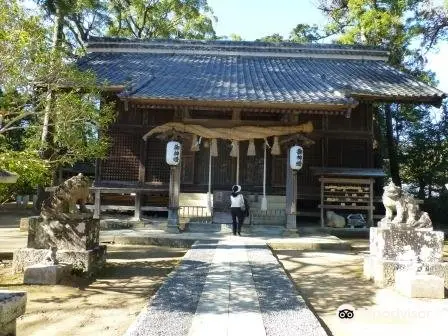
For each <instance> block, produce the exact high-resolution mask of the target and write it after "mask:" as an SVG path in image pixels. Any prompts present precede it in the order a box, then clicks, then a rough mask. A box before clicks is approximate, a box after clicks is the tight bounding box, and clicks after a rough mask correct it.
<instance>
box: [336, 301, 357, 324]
mask: <svg viewBox="0 0 448 336" xmlns="http://www.w3.org/2000/svg"><path fill="white" fill-rule="evenodd" d="M336 314H337V316H338V317H339V318H340V319H341V320H351V319H352V318H353V317H354V316H355V308H354V307H353V306H351V305H349V304H343V305H342V306H339V308H338V310H337V311H336Z"/></svg>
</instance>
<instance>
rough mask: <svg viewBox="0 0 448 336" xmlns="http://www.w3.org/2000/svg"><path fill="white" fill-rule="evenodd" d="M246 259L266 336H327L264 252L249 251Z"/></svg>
mask: <svg viewBox="0 0 448 336" xmlns="http://www.w3.org/2000/svg"><path fill="white" fill-rule="evenodd" d="M248 257H249V262H250V264H251V266H252V274H253V278H254V282H255V287H256V289H257V292H258V298H259V301H260V310H261V313H262V316H263V322H264V327H265V329H266V335H267V336H280V335H282V336H289V335H291V336H296V335H304V336H305V335H306V336H325V335H327V333H326V332H325V330H324V329H323V327H322V326H321V324H320V323H319V321H318V320H317V318H316V316H315V315H314V314H313V313H312V312H311V311H310V309H309V308H308V307H307V305H306V303H305V301H304V300H303V298H302V297H301V296H299V295H298V293H297V291H296V289H295V287H294V285H293V283H292V282H291V280H290V279H289V278H288V276H287V275H286V273H285V272H284V270H283V269H282V268H281V266H280V265H279V263H278V261H277V259H276V258H275V257H274V256H273V255H272V253H271V251H270V250H269V249H268V248H266V247H265V246H260V247H258V248H255V247H253V248H250V249H248Z"/></svg>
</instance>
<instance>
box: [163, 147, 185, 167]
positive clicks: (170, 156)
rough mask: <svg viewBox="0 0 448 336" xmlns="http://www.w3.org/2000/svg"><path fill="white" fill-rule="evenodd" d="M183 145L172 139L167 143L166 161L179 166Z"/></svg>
mask: <svg viewBox="0 0 448 336" xmlns="http://www.w3.org/2000/svg"><path fill="white" fill-rule="evenodd" d="M181 150H182V146H181V145H180V143H179V142H177V141H170V142H168V143H167V144H166V163H168V164H169V165H170V166H177V165H178V164H179V163H180V156H181Z"/></svg>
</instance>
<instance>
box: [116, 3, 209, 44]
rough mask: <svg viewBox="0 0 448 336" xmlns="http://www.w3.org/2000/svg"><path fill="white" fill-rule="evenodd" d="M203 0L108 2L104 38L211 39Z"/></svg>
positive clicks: (206, 7)
mask: <svg viewBox="0 0 448 336" xmlns="http://www.w3.org/2000/svg"><path fill="white" fill-rule="evenodd" d="M212 14H213V13H212V11H211V9H210V7H209V6H208V5H207V1H206V0H150V1H147V0H110V1H109V17H110V20H109V23H108V33H107V34H108V35H110V36H118V37H132V38H184V39H213V38H216V35H215V31H214V29H213V20H214V19H215V18H214V17H213V16H212Z"/></svg>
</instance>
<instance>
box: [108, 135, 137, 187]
mask: <svg viewBox="0 0 448 336" xmlns="http://www.w3.org/2000/svg"><path fill="white" fill-rule="evenodd" d="M111 138H112V146H111V149H110V151H109V156H108V158H107V159H105V160H104V161H103V163H102V165H101V175H102V179H103V180H114V181H137V180H138V166H139V159H138V158H139V152H140V142H141V140H140V136H139V135H135V134H127V133H121V132H120V131H119V130H117V129H113V130H112V131H111Z"/></svg>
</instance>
